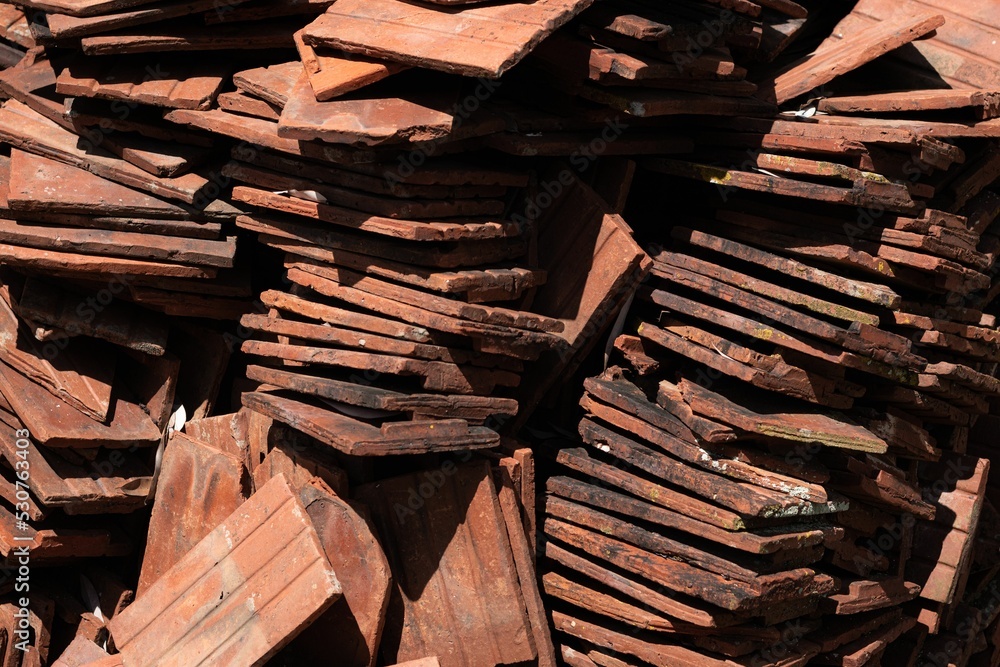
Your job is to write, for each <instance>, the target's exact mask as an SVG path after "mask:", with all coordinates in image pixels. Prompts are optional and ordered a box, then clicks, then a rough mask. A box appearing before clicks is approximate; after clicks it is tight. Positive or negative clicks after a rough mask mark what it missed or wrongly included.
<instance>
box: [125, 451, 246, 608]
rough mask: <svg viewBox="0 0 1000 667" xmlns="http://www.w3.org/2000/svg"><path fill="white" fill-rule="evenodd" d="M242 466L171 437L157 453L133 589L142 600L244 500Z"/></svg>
mask: <svg viewBox="0 0 1000 667" xmlns="http://www.w3.org/2000/svg"><path fill="white" fill-rule="evenodd" d="M249 487H250V479H249V474H248V472H247V471H246V468H245V466H244V462H243V460H242V459H239V458H237V457H235V456H232V455H231V454H228V453H225V452H222V451H219V450H218V449H215V448H212V447H210V446H209V445H207V444H205V443H203V442H199V441H197V440H194V439H191V438H189V437H188V436H186V435H184V434H183V433H174V434H173V435H172V436H171V437H170V440H169V441H168V442H167V446H166V448H165V450H164V452H163V459H162V462H161V464H160V470H159V476H158V477H157V483H156V496H155V498H154V501H153V512H152V516H151V518H150V524H149V538H148V540H147V542H146V551H145V553H144V554H143V557H142V571H141V573H140V576H139V583H138V586H137V588H136V593H137V595H138V596H139V597H140V598H141V597H142V595H143V594H144V593H145V592H146V591H148V590H149V589H150V587H151V586H152V585H153V584H154V583H155V582H156V581H157V580H159V579H160V578H161V577H162V576H164V574H165V573H166V572H167V571H169V570H170V569H171V568H172V567H173V566H174V565H175V564H176V563H177V562H178V561H180V560H181V559H182V558H183V557H184V555H185V554H187V553H188V552H189V551H190V550H191V549H192V548H193V547H194V546H195V545H196V544H197V543H198V542H200V541H201V540H202V539H203V538H204V537H205V536H206V535H208V534H209V533H210V532H212V531H213V530H214V529H215V528H216V526H218V525H220V524H221V523H222V522H223V520H225V519H226V517H228V516H229V515H230V514H232V513H233V512H235V511H236V510H237V509H238V508H239V507H240V505H242V504H243V502H244V501H245V500H246V496H247V495H249Z"/></svg>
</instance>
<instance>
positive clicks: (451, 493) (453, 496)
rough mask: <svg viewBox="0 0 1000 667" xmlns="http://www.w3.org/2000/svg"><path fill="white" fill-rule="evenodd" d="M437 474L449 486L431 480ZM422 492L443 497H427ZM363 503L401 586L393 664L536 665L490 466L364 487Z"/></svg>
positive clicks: (393, 618) (392, 631) (392, 615)
mask: <svg viewBox="0 0 1000 667" xmlns="http://www.w3.org/2000/svg"><path fill="white" fill-rule="evenodd" d="M432 474H433V475H439V476H440V477H437V476H427V475H432ZM431 479H434V480H440V481H439V482H431V481H430V480H431ZM421 485H424V486H423V487H421ZM438 485H440V486H438ZM421 488H430V489H433V488H437V491H436V492H434V491H428V492H427V493H426V495H421V493H420V491H419V489H421ZM412 494H417V496H416V497H417V498H419V499H420V502H416V501H414V500H412V497H413V496H412ZM357 495H358V497H359V499H361V500H362V501H363V502H365V503H366V504H367V505H368V506H369V507H370V508H371V511H372V514H373V518H374V521H375V524H376V526H377V528H378V532H379V536H380V537H381V539H382V543H383V544H384V545H386V547H387V550H388V552H387V556H388V557H389V562H390V564H391V566H392V574H393V580H394V582H395V590H394V592H393V600H394V602H391V603H390V611H389V617H388V619H387V621H386V628H385V633H384V636H383V638H382V654H383V657H384V659H385V660H386V661H387V662H392V661H394V660H404V661H406V660H416V659H419V658H423V657H425V656H427V655H436V656H437V657H438V659H439V660H440V661H441V664H442V665H444V666H447V665H469V666H472V665H498V664H511V663H517V662H522V661H528V660H534V659H535V657H536V655H537V652H536V649H535V644H534V641H533V639H532V633H531V627H530V624H529V621H528V618H527V616H526V611H525V607H524V602H523V599H522V595H521V592H520V587H519V585H518V579H517V571H516V569H515V565H514V560H513V556H512V555H511V551H510V543H509V542H508V540H507V535H506V530H505V528H504V523H503V514H502V513H501V509H500V506H499V502H498V500H497V496H496V491H495V490H494V488H493V481H492V479H491V477H490V474H489V470H488V467H487V466H486V465H485V464H469V465H463V466H455V465H454V464H451V465H450V466H447V465H446V467H444V468H442V469H441V470H436V471H432V473H425V474H420V473H414V474H410V475H404V476H402V477H397V478H393V479H390V480H384V481H382V482H377V483H374V484H372V485H369V486H366V487H362V488H360V489H359V490H358V494H357ZM487 554H488V556H486V555H487ZM446 591H447V592H446ZM463 638H468V640H467V641H466V640H463ZM456 640H461V641H456Z"/></svg>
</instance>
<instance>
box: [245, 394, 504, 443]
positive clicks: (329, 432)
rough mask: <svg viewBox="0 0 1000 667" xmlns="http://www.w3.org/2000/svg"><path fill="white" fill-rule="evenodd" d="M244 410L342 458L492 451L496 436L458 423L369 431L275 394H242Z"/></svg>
mask: <svg viewBox="0 0 1000 667" xmlns="http://www.w3.org/2000/svg"><path fill="white" fill-rule="evenodd" d="M243 404H244V405H245V406H246V407H248V408H250V409H251V410H255V411H258V412H261V413H263V414H265V415H267V416H268V417H271V418H272V419H276V420H278V421H281V422H283V423H286V424H288V425H289V426H291V427H293V428H296V429H299V430H301V431H303V432H304V433H306V434H308V435H311V436H312V437H314V438H316V439H317V440H319V441H320V442H322V443H325V444H327V445H329V446H331V447H333V448H334V449H337V450H338V451H341V452H343V453H345V454H351V455H356V456H387V455H394V454H425V453H428V452H446V451H453V450H468V449H483V448H491V447H496V446H497V444H498V443H499V440H500V436H498V435H497V434H496V433H495V432H494V431H492V430H490V429H488V428H485V427H482V426H470V425H469V424H468V422H465V421H464V420H460V419H445V420H440V421H393V422H386V423H384V424H382V425H381V427H377V426H373V425H371V424H368V423H365V422H363V421H360V420H358V419H354V418H352V417H349V416H347V415H345V414H340V413H338V412H335V411H333V410H332V409H328V408H322V407H318V406H316V405H313V404H311V403H304V402H301V401H297V400H293V399H290V398H285V397H284V396H278V395H274V394H267V393H262V392H255V393H249V394H243Z"/></svg>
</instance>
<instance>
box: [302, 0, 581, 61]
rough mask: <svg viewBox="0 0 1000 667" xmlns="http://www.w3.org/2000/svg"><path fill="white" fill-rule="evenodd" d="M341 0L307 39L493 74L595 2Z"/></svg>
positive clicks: (376, 54) (308, 31)
mask: <svg viewBox="0 0 1000 667" xmlns="http://www.w3.org/2000/svg"><path fill="white" fill-rule="evenodd" d="M339 2H340V6H339V7H338V6H331V7H330V9H328V10H327V13H326V14H324V15H322V16H320V17H319V18H318V19H316V21H314V22H313V23H311V24H310V25H309V26H307V27H306V28H305V30H303V33H302V34H303V40H304V41H305V42H306V43H307V44H310V45H312V46H330V47H333V48H339V49H343V50H345V51H348V52H351V53H359V54H362V55H366V56H370V57H373V58H382V59H385V60H390V61H396V62H402V63H406V64H408V65H416V66H420V67H428V68H434V69H440V70H443V71H446V72H455V73H458V74H464V75H467V76H485V77H489V78H496V77H499V76H500V75H501V74H503V73H504V72H506V71H507V70H508V69H510V68H511V67H513V66H514V65H516V64H517V63H518V62H519V61H520V60H521V59H522V58H524V56H526V55H527V54H528V53H529V52H530V51H531V50H532V49H533V48H534V47H535V46H537V45H538V44H539V42H541V41H542V39H544V38H545V37H546V36H547V35H548V34H550V33H551V32H553V31H555V30H556V29H557V28H559V27H561V26H562V25H563V24H564V23H566V22H567V21H569V20H570V19H572V18H573V16H575V15H576V14H578V13H579V12H581V11H583V10H584V9H586V8H587V7H588V6H589V5H590V4H591V2H590V1H589V0H541V1H540V2H534V3H532V4H530V5H526V4H523V3H518V4H514V5H496V6H485V7H470V8H468V9H464V8H461V9H458V10H457V11H450V12H445V11H440V10H439V9H437V8H430V7H426V8H424V7H414V6H413V5H409V4H406V3H404V2H400V1H399V0H378V1H377V2H362V1H361V0H339ZM497 30H501V31H502V32H503V33H504V35H505V38H504V40H503V41H502V42H500V41H497V40H496V39H495V38H494V35H495V34H496V33H495V31H497ZM442 35H447V37H446V38H443V37H442Z"/></svg>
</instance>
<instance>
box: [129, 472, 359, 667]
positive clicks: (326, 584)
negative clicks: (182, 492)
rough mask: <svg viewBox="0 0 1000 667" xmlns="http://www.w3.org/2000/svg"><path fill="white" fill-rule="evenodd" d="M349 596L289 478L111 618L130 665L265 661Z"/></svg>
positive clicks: (247, 504)
mask: <svg viewBox="0 0 1000 667" xmlns="http://www.w3.org/2000/svg"><path fill="white" fill-rule="evenodd" d="M340 595H341V588H340V583H339V581H338V580H337V577H336V574H335V573H334V571H333V569H332V567H331V566H330V563H329V561H328V560H327V557H326V554H325V552H324V550H323V547H322V545H321V543H320V541H319V538H318V537H317V533H316V530H315V528H313V526H312V522H311V521H310V519H309V517H308V516H306V514H305V510H304V508H303V506H302V503H301V502H300V501H299V500H298V498H296V497H295V494H294V493H293V492H292V490H291V489H290V488H289V487H288V484H287V483H286V482H285V481H284V480H283V478H280V477H279V478H276V479H274V480H272V481H271V482H270V483H269V484H267V485H266V486H265V487H264V488H262V489H260V490H259V491H257V493H255V494H254V495H253V496H252V497H251V498H250V500H248V501H246V502H245V503H244V504H243V505H241V506H240V508H239V509H238V510H236V512H234V513H233V514H232V515H230V516H229V517H228V518H227V519H225V521H223V523H222V524H221V525H219V526H218V527H217V528H215V529H214V530H213V531H212V532H210V533H209V534H208V535H206V536H205V538H204V539H202V540H201V541H200V542H198V543H197V544H196V545H195V546H194V548H193V549H192V550H191V551H189V552H188V553H187V554H186V555H185V556H184V557H183V558H181V559H180V560H179V561H178V562H177V563H176V564H175V565H174V567H172V568H171V569H170V570H168V571H167V572H165V573H164V574H163V575H162V576H161V577H160V579H159V580H158V581H157V582H156V583H155V584H153V585H152V586H151V587H150V588H149V590H148V591H147V592H146V594H145V595H142V596H140V597H139V598H138V599H136V601H135V602H134V603H133V604H132V605H131V606H130V607H128V608H127V609H126V610H125V611H123V612H122V613H121V614H119V615H118V616H117V617H115V618H114V619H112V620H111V623H110V628H111V634H112V637H113V638H114V640H115V644H116V646H117V647H118V649H119V650H120V651H121V655H122V658H123V659H124V660H125V661H126V663H127V664H131V665H135V666H136V667H141V666H143V665H164V666H166V665H190V664H196V663H198V662H202V661H206V660H208V661H213V662H220V663H225V664H246V665H259V664H263V663H264V662H265V661H266V660H267V659H268V658H269V657H270V656H272V655H274V654H275V653H276V652H277V651H278V650H279V649H280V648H281V647H282V646H284V645H285V644H287V643H288V642H289V641H291V640H292V639H293V638H294V637H295V636H296V635H297V634H298V633H300V632H301V631H302V630H303V629H304V628H305V627H306V626H307V625H308V624H309V623H310V622H311V621H313V620H315V619H316V618H317V617H318V616H319V615H320V614H322V613H323V612H324V611H325V610H326V609H327V608H328V607H329V606H330V605H331V604H332V603H333V602H334V601H336V600H337V599H338V598H339V597H340Z"/></svg>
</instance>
